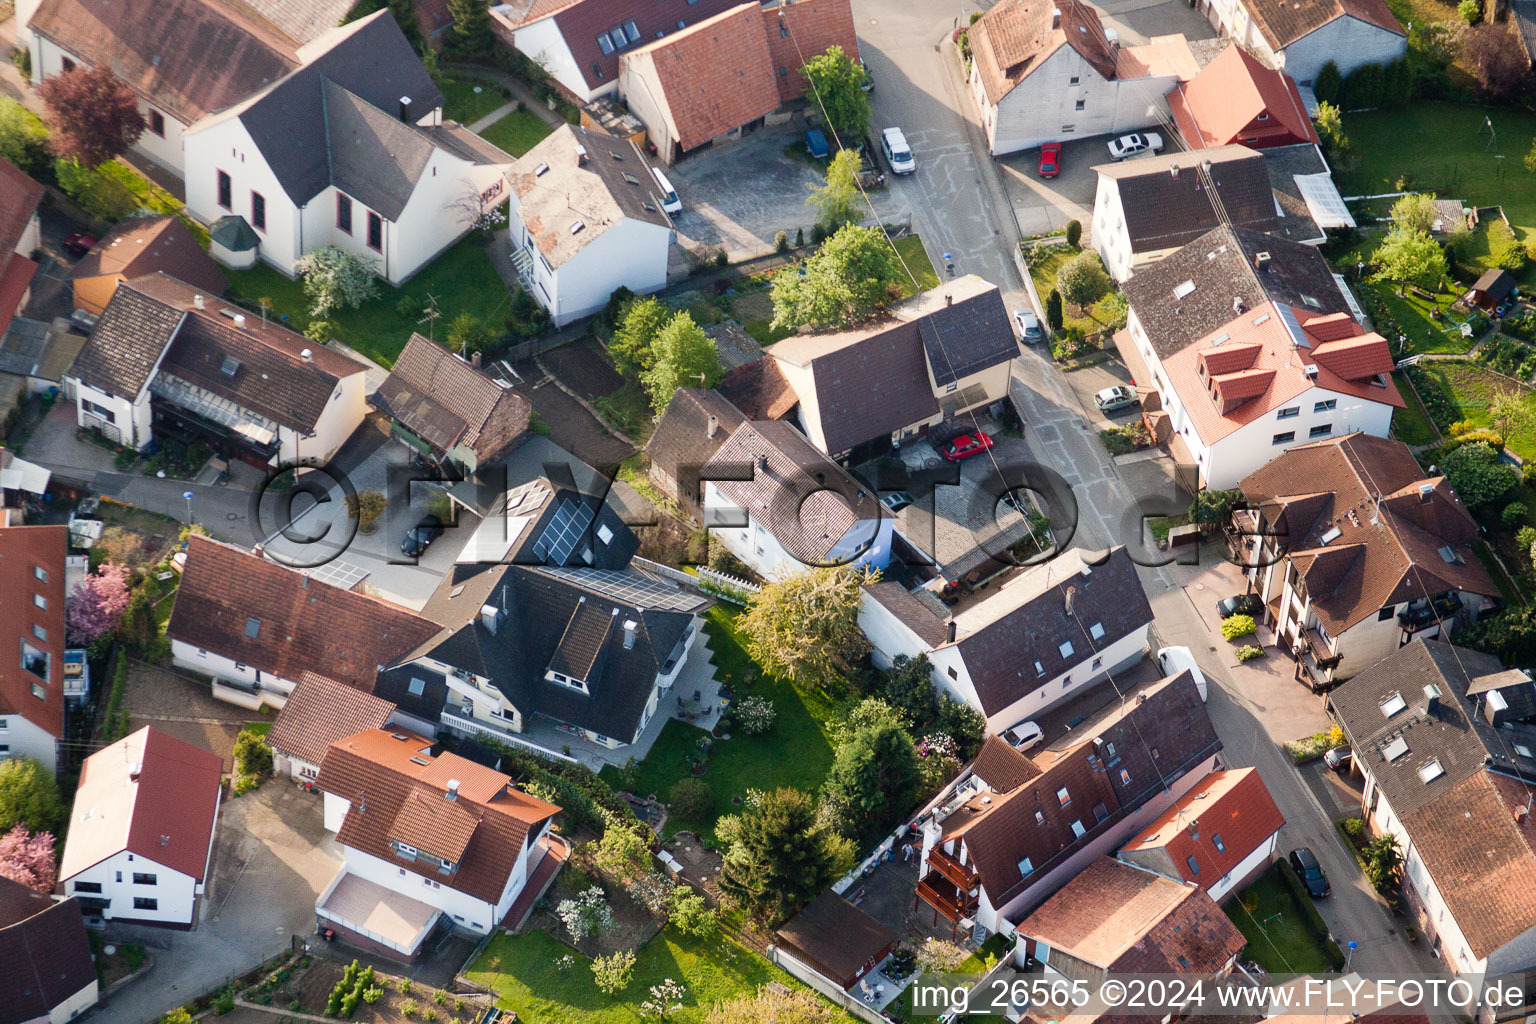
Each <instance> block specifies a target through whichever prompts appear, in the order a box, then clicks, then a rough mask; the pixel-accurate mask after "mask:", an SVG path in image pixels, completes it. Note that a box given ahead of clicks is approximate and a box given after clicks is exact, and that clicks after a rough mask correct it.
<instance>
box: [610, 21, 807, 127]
mask: <svg viewBox="0 0 1536 1024" xmlns="http://www.w3.org/2000/svg"><path fill="white" fill-rule="evenodd" d="M763 22H764V18H763V9H762V5H761V4H760V3H759V2H758V0H748V2H747V3H744V4H741V5H739V6H737V7H733V8H731V9H730V10H728V11H722V12H721V13H719V14H717V15H715V16H714V17H713V18H709V19H706V20H705V21H701V22H699V23H698V24H696V25H692V26H689V27H688V28H686V29H683V30H682V31H680V32H675V33H673V34H671V35H668V36H666V37H664V38H662V39H659V40H657V41H656V42H653V43H650V44H649V45H647V46H644V47H641V48H640V49H638V50H631V51H627V52H625V53H623V54H622V55H621V57H620V63H621V65H623V66H624V67H626V68H629V69H630V71H629V72H628V73H632V74H639V75H644V76H645V77H646V78H648V79H649V78H651V77H652V75H654V81H655V82H657V83H659V84H660V86H661V92H662V96H661V97H659V98H658V100H659V102H661V103H664V104H665V105H666V108H667V110H668V112H669V114H670V118H671V121H672V127H673V128H674V129H675V130H676V133H677V142H678V145H679V146H681V147H682V149H683V150H684V151H685V152H686V151H688V150H691V149H695V148H697V147H698V146H702V145H703V144H704V143H706V142H708V141H710V140H711V139H714V138H716V137H718V136H720V135H724V134H725V133H726V132H728V131H731V130H732V129H734V128H739V127H740V126H742V125H744V124H747V123H748V122H751V121H755V120H757V119H758V118H760V117H764V116H766V115H768V114H771V113H773V111H775V110H777V109H778V106H779V85H778V81H777V77H778V76H777V75H776V74H775V73H774V70H773V68H774V65H773V57H772V55H771V54H770V53H769V52H768V38H767V35H766V34H765V28H764V24H763ZM621 74H622V72H621Z"/></svg>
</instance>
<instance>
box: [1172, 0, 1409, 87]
mask: <svg viewBox="0 0 1536 1024" xmlns="http://www.w3.org/2000/svg"><path fill="white" fill-rule="evenodd" d="M1197 6H1198V9H1199V10H1200V11H1201V12H1202V13H1204V14H1205V16H1206V18H1208V19H1209V20H1210V22H1211V24H1212V25H1214V26H1216V29H1217V30H1218V31H1219V32H1220V33H1221V34H1222V35H1223V36H1228V37H1230V38H1232V39H1234V40H1236V41H1237V43H1238V44H1240V45H1241V46H1242V47H1243V48H1245V49H1246V50H1248V51H1249V52H1250V53H1253V54H1256V55H1257V56H1258V57H1259V58H1261V59H1262V60H1263V61H1264V62H1265V63H1266V64H1268V65H1269V66H1270V67H1273V68H1276V69H1278V70H1281V71H1284V72H1285V73H1286V74H1288V75H1290V76H1291V77H1292V78H1293V79H1295V80H1296V84H1297V85H1299V86H1301V87H1302V88H1310V87H1311V85H1312V81H1313V79H1315V78H1316V77H1317V72H1318V71H1319V70H1320V69H1321V68H1322V66H1323V65H1324V64H1326V63H1328V62H1329V61H1332V62H1333V63H1334V64H1335V65H1336V66H1337V67H1338V69H1339V72H1340V73H1341V74H1344V75H1348V74H1349V73H1350V72H1351V71H1353V70H1355V69H1356V68H1358V67H1359V66H1360V65H1362V64H1371V63H1377V64H1385V63H1387V62H1389V61H1394V60H1396V59H1397V58H1399V57H1401V56H1403V55H1404V54H1405V53H1406V52H1407V50H1408V35H1407V33H1406V32H1404V31H1403V26H1402V25H1401V24H1400V23H1399V22H1398V20H1397V18H1396V17H1394V16H1393V14H1392V11H1391V9H1390V7H1389V6H1388V5H1387V3H1386V2H1385V0H1305V2H1302V3H1297V2H1295V0H1292V2H1290V3H1286V2H1285V0H1198V5H1197Z"/></svg>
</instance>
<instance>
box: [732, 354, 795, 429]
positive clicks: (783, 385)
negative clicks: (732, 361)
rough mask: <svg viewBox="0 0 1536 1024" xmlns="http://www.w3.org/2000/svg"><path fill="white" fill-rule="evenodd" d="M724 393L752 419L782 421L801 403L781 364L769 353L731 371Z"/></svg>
mask: <svg viewBox="0 0 1536 1024" xmlns="http://www.w3.org/2000/svg"><path fill="white" fill-rule="evenodd" d="M720 394H721V395H723V396H724V397H725V400H726V401H728V402H730V403H731V404H732V405H734V406H735V407H736V408H738V409H740V410H741V412H742V414H743V415H744V416H746V417H747V419H749V420H781V419H783V418H784V417H785V416H788V415H789V414H790V412H791V411H792V410H793V409H794V407H795V406H796V405H798V404H799V402H800V396H799V395H797V394H795V389H794V388H792V387H790V386H789V381H787V380H785V379H784V371H783V370H781V369H779V364H778V363H776V362H774V361H773V359H772V358H770V357H769V356H766V355H764V356H760V357H758V358H757V359H754V360H753V361H752V362H750V363H746V364H745V365H742V366H738V367H736V368H735V369H734V370H731V371H730V372H728V373H727V374H726V375H725V379H724V380H722V381H721V382H720Z"/></svg>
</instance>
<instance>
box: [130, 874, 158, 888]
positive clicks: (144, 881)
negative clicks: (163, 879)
mask: <svg viewBox="0 0 1536 1024" xmlns="http://www.w3.org/2000/svg"><path fill="white" fill-rule="evenodd" d="M133 884H134V885H154V884H155V876H154V875H147V874H143V873H141V872H138V871H135V872H134V873H133Z"/></svg>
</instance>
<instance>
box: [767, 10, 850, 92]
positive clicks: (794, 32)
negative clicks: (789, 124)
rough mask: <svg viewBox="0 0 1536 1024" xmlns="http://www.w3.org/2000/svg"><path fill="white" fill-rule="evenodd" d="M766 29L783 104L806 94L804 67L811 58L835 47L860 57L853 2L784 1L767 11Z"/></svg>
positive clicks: (775, 76)
mask: <svg viewBox="0 0 1536 1024" xmlns="http://www.w3.org/2000/svg"><path fill="white" fill-rule="evenodd" d="M763 29H764V31H765V32H766V33H767V38H768V52H769V53H770V54H771V55H772V61H773V63H772V67H773V75H774V79H775V81H777V82H778V85H779V102H780V103H788V102H790V101H791V100H797V99H799V98H800V97H802V96H804V95H805V76H804V75H802V74H800V68H801V66H802V65H804V64H805V62H806V61H807V60H809V59H810V58H812V57H815V56H817V55H819V54H823V53H826V52H827V50H829V49H831V48H832V47H834V46H838V47H841V48H842V51H843V54H844V56H847V57H851V58H854V59H857V58H858V56H859V37H858V33H857V32H856V31H855V30H854V26H853V6H852V4H850V3H849V0H783V2H781V3H779V4H778V5H776V6H774V7H770V8H768V9H766V10H764V11H763ZM786 30H787V32H788V34H787V35H786V34H785V31H786Z"/></svg>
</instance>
